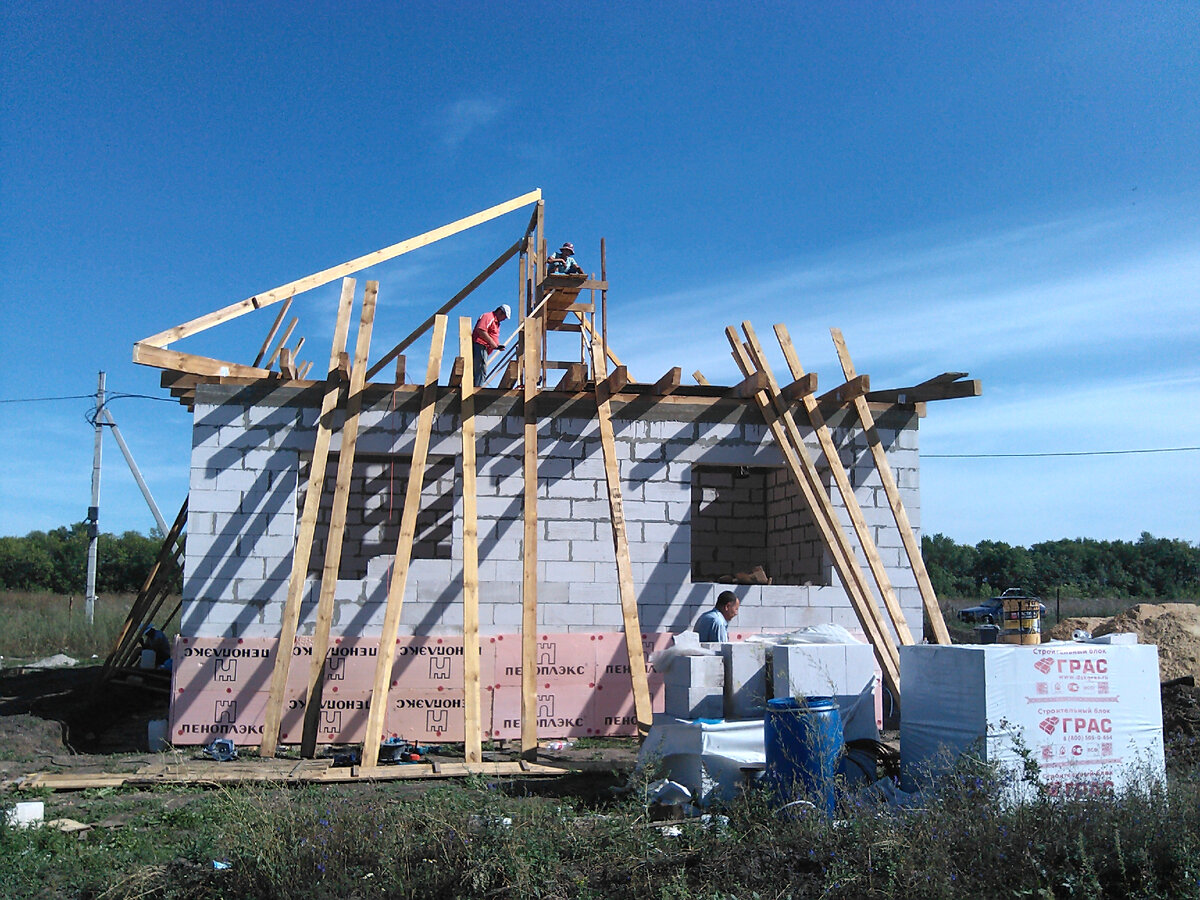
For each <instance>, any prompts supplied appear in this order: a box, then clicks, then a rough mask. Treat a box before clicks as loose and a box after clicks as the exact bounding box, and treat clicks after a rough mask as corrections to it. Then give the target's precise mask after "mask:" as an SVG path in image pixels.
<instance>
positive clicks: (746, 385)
mask: <svg viewBox="0 0 1200 900" xmlns="http://www.w3.org/2000/svg"><path fill="white" fill-rule="evenodd" d="M766 389H767V376H766V375H765V374H764V373H762V372H760V371H755V372H751V373H750V374H749V375H747V376H746V377H745V379H743V380H742V381H741V382H740V383H739V384H735V385H734V386H733V387H731V388H730V389H729V396H730V397H753V396H754V395H755V394H757V393H758V392H759V391H765V390H766Z"/></svg>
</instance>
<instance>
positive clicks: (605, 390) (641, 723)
mask: <svg viewBox="0 0 1200 900" xmlns="http://www.w3.org/2000/svg"><path fill="white" fill-rule="evenodd" d="M592 355H593V356H594V357H595V358H596V360H597V362H596V365H597V371H596V417H597V419H598V421H599V425H600V446H601V447H602V449H603V454H604V479H605V485H606V486H607V488H608V509H609V514H610V518H611V520H612V537H613V550H614V553H615V555H616V561H617V588H618V591H619V592H620V598H621V616H622V619H623V621H624V630H625V649H626V651H627V652H628V654H629V672H630V675H631V676H632V679H633V708H634V714H635V715H636V716H637V722H638V733H639V735H640V736H641V737H643V738H645V736H646V735H647V734H648V733H649V732H650V726H651V725H652V724H653V719H654V711H653V709H652V708H651V703H650V686H649V683H648V681H647V679H646V658H645V652H644V651H643V649H642V626H641V622H640V620H639V618H638V607H637V594H636V592H635V590H634V585H633V563H632V562H631V560H630V556H629V540H628V535H627V534H626V530H625V503H624V500H623V499H622V496H621V473H620V468H619V465H620V464H619V463H618V462H617V449H616V437H615V435H614V433H613V426H612V413H611V411H610V409H609V401H610V400H611V399H612V392H611V391H610V389H609V381H610V379H605V378H602V377H601V376H603V375H604V372H605V370H606V368H607V367H606V364H605V359H604V348H603V347H601V346H600V339H599V337H598V336H595V335H593V337H592Z"/></svg>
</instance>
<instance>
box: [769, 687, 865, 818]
mask: <svg viewBox="0 0 1200 900" xmlns="http://www.w3.org/2000/svg"><path fill="white" fill-rule="evenodd" d="M763 740H764V743H765V744H766V748H765V749H766V756H767V771H766V776H765V777H766V779H767V783H768V784H770V785H771V787H772V788H773V789H774V791H775V794H776V796H777V797H778V798H779V800H780V801H781V802H783V803H790V802H791V801H793V800H798V799H807V800H811V801H812V802H813V803H814V804H815V805H816V807H817V809H823V810H824V811H825V812H826V814H828V815H831V816H832V815H833V809H834V802H835V798H834V776H835V775H836V774H837V769H838V762H839V760H840V758H841V755H842V749H843V747H844V746H845V740H844V738H843V737H842V717H841V714H840V713H839V712H838V708H837V704H836V703H834V701H833V698H832V697H806V698H804V699H803V700H797V699H795V698H792V697H783V698H779V699H775V700H768V701H767V713H766V717H765V721H764V722H763Z"/></svg>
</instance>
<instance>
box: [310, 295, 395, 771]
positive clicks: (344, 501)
mask: <svg viewBox="0 0 1200 900" xmlns="http://www.w3.org/2000/svg"><path fill="white" fill-rule="evenodd" d="M378 295H379V282H378V281H368V282H367V287H366V290H365V291H364V293H363V304H362V311H361V313H360V314H359V320H358V337H357V338H356V340H355V345H354V366H353V368H352V369H351V370H350V395H349V396H348V397H347V398H346V418H345V423H344V424H343V425H342V444H341V449H340V451H339V453H338V467H337V477H336V481H335V483H334V489H333V504H332V508H331V509H330V511H329V532H328V537H327V538H326V540H325V561H324V564H323V566H322V568H321V591H320V594H319V595H318V599H317V621H316V624H315V626H314V627H313V645H312V659H311V660H310V661H309V667H308V684H307V691H306V693H305V695H304V696H305V702H304V733H303V737H302V738H301V744H300V755H301V756H303V757H305V758H308V759H311V758H312V757H313V755H314V754H315V753H316V750H317V730H318V728H319V727H320V724H321V699H322V695H323V693H324V686H325V657H326V656H327V655H328V653H329V630H330V628H331V627H332V625H333V598H334V594H335V593H336V592H337V580H338V570H339V569H340V568H341V564H342V539H343V537H344V536H345V533H346V510H347V507H348V506H349V504H350V480H351V479H352V478H353V477H354V455H355V450H356V448H357V446H358V419H359V415H360V414H361V412H362V391H363V385H364V384H365V383H366V369H367V356H368V354H369V353H370V350H371V330H372V327H373V326H374V323H375V302H376V299H377V298H378ZM340 355H344V354H340Z"/></svg>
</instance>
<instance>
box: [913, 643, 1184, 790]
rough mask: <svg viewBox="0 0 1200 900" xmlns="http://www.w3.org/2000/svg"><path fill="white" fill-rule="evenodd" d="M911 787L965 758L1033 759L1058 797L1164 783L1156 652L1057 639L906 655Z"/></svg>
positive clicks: (1007, 764) (1010, 765)
mask: <svg viewBox="0 0 1200 900" xmlns="http://www.w3.org/2000/svg"><path fill="white" fill-rule="evenodd" d="M900 694H901V697H902V698H903V701H902V702H903V705H902V708H901V724H900V757H901V767H902V772H903V785H904V787H905V788H906V789H911V788H912V787H913V786H917V785H920V784H922V783H924V782H926V781H927V779H928V778H931V777H935V776H936V775H938V774H939V773H941V772H944V771H946V770H947V769H948V768H950V767H951V766H953V765H954V763H955V761H956V760H957V758H958V757H959V756H960V755H961V754H962V753H964V752H968V751H970V752H972V753H974V754H977V755H978V756H979V757H980V758H981V759H983V760H985V761H987V762H990V763H995V764H998V765H1000V766H1001V767H1003V768H1005V769H1009V770H1012V771H1013V772H1014V776H1013V791H1014V796H1015V797H1016V798H1018V799H1019V798H1021V797H1024V796H1028V794H1029V793H1030V792H1031V791H1032V786H1030V785H1027V784H1024V783H1022V782H1021V781H1020V778H1019V777H1018V774H1019V773H1020V772H1021V771H1022V770H1023V768H1024V764H1025V760H1026V758H1028V759H1030V760H1032V761H1033V762H1036V763H1037V765H1038V770H1039V777H1040V779H1041V781H1042V783H1043V784H1044V785H1045V786H1046V787H1047V788H1048V789H1049V791H1050V792H1051V793H1052V794H1061V795H1069V794H1091V793H1096V792H1098V791H1103V790H1106V789H1112V790H1115V791H1118V792H1120V791H1121V790H1123V789H1124V788H1126V787H1128V786H1129V785H1131V784H1134V783H1137V782H1139V781H1142V780H1144V779H1146V778H1151V779H1157V780H1162V779H1164V778H1165V777H1166V765H1165V760H1164V755H1163V734H1162V704H1161V698H1160V694H1159V678H1158V648H1157V647H1155V646H1153V645H1128V644H1117V643H1111V644H1100V643H1074V642H1060V641H1055V642H1051V643H1046V644H1040V645H1034V646H1022V645H1016V644H987V645H982V644H979V645H975V644H966V645H952V646H944V645H943V646H939V645H928V644H918V645H915V646H909V647H901V648H900Z"/></svg>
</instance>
